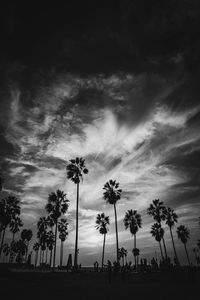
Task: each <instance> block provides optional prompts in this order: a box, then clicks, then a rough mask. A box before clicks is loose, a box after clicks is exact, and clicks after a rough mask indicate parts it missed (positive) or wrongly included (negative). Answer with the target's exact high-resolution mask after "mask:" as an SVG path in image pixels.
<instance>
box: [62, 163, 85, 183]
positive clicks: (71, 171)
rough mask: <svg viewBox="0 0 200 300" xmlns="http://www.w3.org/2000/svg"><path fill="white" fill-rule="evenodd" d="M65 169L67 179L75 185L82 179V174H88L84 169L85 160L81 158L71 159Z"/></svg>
mask: <svg viewBox="0 0 200 300" xmlns="http://www.w3.org/2000/svg"><path fill="white" fill-rule="evenodd" d="M66 169H67V178H68V179H71V180H72V181H73V182H74V183H75V184H77V183H80V178H82V177H83V175H82V174H83V173H84V174H87V173H88V169H87V168H86V167H85V160H84V159H83V158H82V157H80V158H79V157H76V158H75V159H71V160H70V163H69V164H68V165H67V167H66Z"/></svg>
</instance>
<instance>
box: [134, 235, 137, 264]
mask: <svg viewBox="0 0 200 300" xmlns="http://www.w3.org/2000/svg"><path fill="white" fill-rule="evenodd" d="M134 249H136V234H134ZM134 260H135V269H136V268H137V260H136V255H135V254H134Z"/></svg>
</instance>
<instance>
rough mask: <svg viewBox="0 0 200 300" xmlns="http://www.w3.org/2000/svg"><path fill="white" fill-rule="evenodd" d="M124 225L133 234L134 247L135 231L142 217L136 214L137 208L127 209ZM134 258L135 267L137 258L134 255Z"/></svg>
mask: <svg viewBox="0 0 200 300" xmlns="http://www.w3.org/2000/svg"><path fill="white" fill-rule="evenodd" d="M123 221H124V226H125V229H128V228H129V229H130V233H131V234H132V235H133V236H134V249H136V233H137V232H138V230H139V228H141V227H142V218H141V215H140V214H138V212H137V210H132V209H130V210H128V211H127V212H126V213H125V217H124V220H123ZM134 259H135V268H136V267H137V259H136V256H135V255H134Z"/></svg>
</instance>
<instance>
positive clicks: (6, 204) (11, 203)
mask: <svg viewBox="0 0 200 300" xmlns="http://www.w3.org/2000/svg"><path fill="white" fill-rule="evenodd" d="M19 215H20V206H19V199H18V198H16V197H15V196H8V197H7V198H4V199H1V200H0V220H1V226H0V227H1V228H0V229H1V231H2V232H3V235H2V238H1V245H0V257H1V252H2V246H3V243H4V238H5V232H6V229H7V227H8V225H9V224H10V222H11V220H12V219H14V218H16V217H17V216H19Z"/></svg>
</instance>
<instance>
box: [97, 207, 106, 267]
mask: <svg viewBox="0 0 200 300" xmlns="http://www.w3.org/2000/svg"><path fill="white" fill-rule="evenodd" d="M109 224H110V220H109V216H105V214H104V213H101V214H98V215H97V217H96V226H95V227H96V229H97V230H99V233H101V234H103V236H104V237H103V251H102V259H101V268H102V269H103V265H104V253H105V242H106V234H107V232H108V225H109Z"/></svg>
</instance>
